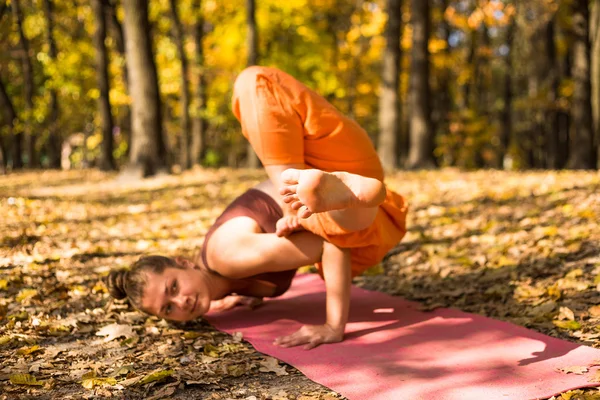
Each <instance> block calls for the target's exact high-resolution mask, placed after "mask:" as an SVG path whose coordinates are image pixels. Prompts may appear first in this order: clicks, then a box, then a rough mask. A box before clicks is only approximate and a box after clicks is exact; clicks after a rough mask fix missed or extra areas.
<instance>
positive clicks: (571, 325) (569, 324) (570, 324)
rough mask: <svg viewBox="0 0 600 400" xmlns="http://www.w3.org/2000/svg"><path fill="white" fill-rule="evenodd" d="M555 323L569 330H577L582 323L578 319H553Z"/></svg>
mask: <svg viewBox="0 0 600 400" xmlns="http://www.w3.org/2000/svg"><path fill="white" fill-rule="evenodd" d="M552 323H553V324H554V325H556V326H557V327H559V328H561V329H567V330H569V331H576V330H578V329H580V328H581V324H580V323H579V322H577V321H558V320H554V321H552Z"/></svg>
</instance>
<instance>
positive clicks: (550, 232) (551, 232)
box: [542, 226, 558, 237]
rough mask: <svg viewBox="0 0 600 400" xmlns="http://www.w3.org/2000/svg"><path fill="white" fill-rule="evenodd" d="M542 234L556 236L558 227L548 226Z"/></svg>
mask: <svg viewBox="0 0 600 400" xmlns="http://www.w3.org/2000/svg"><path fill="white" fill-rule="evenodd" d="M542 232H543V233H544V236H550V237H552V236H556V235H558V227H556V226H549V227H547V228H544V230H543V231H542Z"/></svg>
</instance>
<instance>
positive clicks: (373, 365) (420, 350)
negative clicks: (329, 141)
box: [207, 275, 600, 400]
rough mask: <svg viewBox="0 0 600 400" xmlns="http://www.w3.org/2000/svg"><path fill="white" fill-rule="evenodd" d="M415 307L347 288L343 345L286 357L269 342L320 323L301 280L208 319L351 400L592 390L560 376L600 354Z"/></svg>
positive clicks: (314, 286)
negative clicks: (253, 305)
mask: <svg viewBox="0 0 600 400" xmlns="http://www.w3.org/2000/svg"><path fill="white" fill-rule="evenodd" d="M418 307H419V305H418V303H414V302H410V301H406V300H403V299H402V298H400V297H393V296H389V295H386V294H383V293H378V292H370V291H366V290H363V289H359V288H356V287H353V288H352V304H351V307H350V318H349V322H348V325H347V327H346V339H345V340H344V341H343V342H342V343H336V344H330V345H322V346H319V347H317V348H316V349H313V350H309V351H306V350H303V349H302V348H301V347H295V348H289V349H284V348H280V347H277V346H273V345H272V342H273V340H274V339H275V338H276V337H278V336H281V335H286V334H290V333H292V332H294V331H295V330H297V329H299V328H300V325H301V324H322V323H323V322H324V320H325V286H324V283H323V281H322V280H321V278H320V277H319V276H318V275H298V276H297V277H296V278H295V279H294V282H293V284H292V287H291V289H290V290H289V291H288V292H287V293H286V294H285V295H283V296H281V297H279V298H277V299H272V300H269V301H267V302H266V303H265V305H264V306H263V307H260V308H258V309H256V310H253V311H250V310H248V309H234V310H231V311H228V312H223V313H219V314H210V315H208V316H207V320H208V321H209V322H210V323H212V324H213V325H214V326H215V327H216V328H217V329H220V330H223V331H226V332H228V333H234V332H242V333H243V335H244V339H246V340H247V341H249V342H250V343H252V345H253V346H254V347H255V348H256V349H257V350H258V351H260V352H262V353H265V354H268V355H271V356H273V357H277V358H279V359H280V360H282V361H284V362H286V363H288V364H291V365H293V366H294V367H296V368H298V369H299V370H300V371H302V372H303V373H304V374H305V375H306V376H307V377H309V378H310V379H312V380H313V381H315V382H318V383H320V384H322V385H325V386H327V387H329V388H331V389H332V390H335V391H337V392H339V393H341V394H343V395H344V396H346V397H348V398H349V399H351V400H354V399H357V400H360V399H369V400H371V399H373V400H384V399H385V400H395V399H427V400H430V399H450V400H452V399H457V400H458V399H460V400H465V399H478V400H479V399H481V400H484V399H485V400H487V399H510V400H512V399H538V398H541V399H543V398H548V397H551V396H553V395H555V394H557V393H560V392H564V391H566V390H570V389H575V388H581V387H586V386H598V383H590V382H589V381H588V379H589V377H590V376H592V375H593V373H594V372H595V371H594V369H593V368H592V370H591V372H589V373H588V374H585V375H573V374H568V375H567V374H564V373H562V372H559V371H556V369H557V368H565V367H570V366H576V365H581V366H588V365H592V364H594V362H595V361H596V360H599V359H600V350H597V349H593V348H591V347H586V346H580V345H577V344H574V343H570V342H567V341H563V340H559V339H555V338H551V337H549V336H546V335H542V334H540V333H537V332H534V331H530V330H528V329H525V328H522V327H519V326H516V325H513V324H510V323H507V322H502V321H497V320H493V319H490V318H486V317H482V316H480V315H475V314H468V313H464V312H461V311H458V310H453V309H438V310H436V311H434V312H422V311H419V310H418Z"/></svg>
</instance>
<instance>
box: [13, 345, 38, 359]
mask: <svg viewBox="0 0 600 400" xmlns="http://www.w3.org/2000/svg"><path fill="white" fill-rule="evenodd" d="M42 350H43V349H42V348H41V347H40V346H38V345H37V344H36V345H35V346H31V347H23V348H20V349H19V350H17V354H18V355H20V356H28V355H30V354H33V353H35V352H36V351H42Z"/></svg>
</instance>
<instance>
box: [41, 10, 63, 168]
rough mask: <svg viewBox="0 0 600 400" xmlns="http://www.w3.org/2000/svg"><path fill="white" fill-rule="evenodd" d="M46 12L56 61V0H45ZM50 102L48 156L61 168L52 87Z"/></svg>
mask: <svg viewBox="0 0 600 400" xmlns="http://www.w3.org/2000/svg"><path fill="white" fill-rule="evenodd" d="M44 12H45V14H46V41H47V42H48V56H49V57H50V59H51V60H52V61H53V62H56V56H57V50H56V40H55V39H54V1H53V0H44ZM49 92H50V104H49V105H48V122H47V125H48V158H49V165H50V168H60V147H61V140H60V137H59V133H58V116H59V109H58V94H57V93H56V89H55V88H54V87H51V88H50V90H49Z"/></svg>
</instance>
